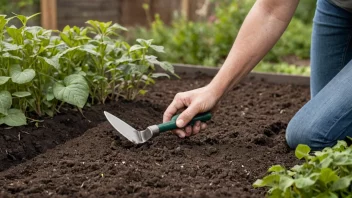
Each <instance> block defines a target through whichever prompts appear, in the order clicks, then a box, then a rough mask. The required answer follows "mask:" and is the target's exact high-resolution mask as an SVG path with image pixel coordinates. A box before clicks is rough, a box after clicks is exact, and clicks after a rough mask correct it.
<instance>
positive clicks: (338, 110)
mask: <svg viewBox="0 0 352 198" xmlns="http://www.w3.org/2000/svg"><path fill="white" fill-rule="evenodd" d="M351 37H352V14H350V13H348V12H347V11H345V10H343V9H341V8H338V7H336V6H334V5H332V4H331V3H329V2H327V0H319V1H318V3H317V11H316V14H315V17H314V25H313V34H312V48H311V60H312V61H311V67H312V71H311V72H312V74H311V94H312V99H311V100H310V101H309V102H308V103H307V104H306V105H304V106H303V108H302V109H301V110H299V111H298V112H297V113H296V115H295V116H294V117H293V118H292V120H291V121H290V123H289V125H288V127H287V129H286V140H287V143H288V145H289V146H290V147H291V148H295V147H296V146H297V145H298V144H307V145H309V146H310V147H312V148H313V149H314V150H319V149H322V148H324V147H327V146H333V145H334V144H336V142H337V140H340V139H344V138H345V137H346V136H352V62H350V61H349V60H351V58H352V44H351ZM347 63H348V64H347Z"/></svg>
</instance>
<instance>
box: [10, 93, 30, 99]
mask: <svg viewBox="0 0 352 198" xmlns="http://www.w3.org/2000/svg"><path fill="white" fill-rule="evenodd" d="M12 95H13V96H15V97H17V98H24V97H27V96H30V95H31V93H30V92H28V91H18V92H15V93H12Z"/></svg>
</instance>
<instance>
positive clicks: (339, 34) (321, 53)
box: [311, 0, 352, 97]
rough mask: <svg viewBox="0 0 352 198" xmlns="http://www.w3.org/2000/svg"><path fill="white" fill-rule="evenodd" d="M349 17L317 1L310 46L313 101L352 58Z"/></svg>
mask: <svg viewBox="0 0 352 198" xmlns="http://www.w3.org/2000/svg"><path fill="white" fill-rule="evenodd" d="M351 20H352V14H351V13H350V12H348V11H346V10H343V9H342V8H339V7H337V6H335V5H333V4H331V3H330V2H329V1H328V0H318V2H317V10H316V12H315V16H314V23H313V33H312V44H311V96H312V97H314V96H315V95H316V94H317V93H318V92H319V91H320V90H321V89H322V88H323V87H324V86H325V85H326V84H327V83H328V82H329V81H330V80H331V79H332V78H333V77H334V76H335V75H336V74H337V73H339V72H340V71H341V70H342V68H343V67H344V66H345V65H346V64H347V63H348V62H349V61H350V60H351V58H352V44H351V39H352V38H351V37H352V32H351V30H352V21H351Z"/></svg>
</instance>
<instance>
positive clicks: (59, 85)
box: [0, 15, 89, 126]
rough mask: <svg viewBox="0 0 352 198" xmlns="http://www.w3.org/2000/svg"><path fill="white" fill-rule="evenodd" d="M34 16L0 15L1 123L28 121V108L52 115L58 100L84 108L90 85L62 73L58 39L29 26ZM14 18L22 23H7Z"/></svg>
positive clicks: (10, 123)
mask: <svg viewBox="0 0 352 198" xmlns="http://www.w3.org/2000/svg"><path fill="white" fill-rule="evenodd" d="M34 16H36V15H32V16H30V17H26V16H23V15H16V16H15V17H12V18H6V16H5V15H1V16H0V24H1V25H0V33H1V36H0V37H1V41H0V42H1V45H0V64H1V73H0V75H1V76H0V79H2V80H1V83H0V88H1V90H2V97H1V101H2V105H1V104H0V106H1V107H0V108H1V109H2V111H1V112H0V114H1V115H0V117H1V119H2V120H3V121H2V122H1V123H5V124H7V125H10V126H18V125H23V124H25V123H26V119H23V118H24V112H26V111H29V112H32V111H34V112H35V113H36V114H37V115H39V116H43V115H44V114H47V115H50V116H52V115H53V114H54V111H57V110H58V109H56V105H57V103H58V101H62V102H67V103H70V104H72V105H76V106H78V107H80V108H82V107H83V106H84V104H85V101H86V100H87V98H88V91H89V89H88V87H87V86H86V81H85V79H84V78H83V77H81V76H77V75H74V76H73V75H71V73H69V74H67V75H60V64H59V61H58V58H57V56H56V55H57V54H58V52H59V50H58V49H57V47H58V45H59V43H58V42H56V41H55V40H52V37H51V34H52V31H51V30H45V29H43V28H41V27H37V26H34V27H27V26H26V25H27V22H28V20H29V19H31V18H33V17H34ZM13 18H17V19H19V20H20V21H21V23H22V27H20V28H16V27H15V26H7V23H8V22H9V21H10V20H12V19H13ZM72 79H74V80H72ZM14 112H15V113H16V115H17V116H18V115H19V114H21V116H18V117H17V118H21V119H15V117H14V116H12V113H14Z"/></svg>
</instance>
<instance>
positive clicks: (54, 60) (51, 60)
mask: <svg viewBox="0 0 352 198" xmlns="http://www.w3.org/2000/svg"><path fill="white" fill-rule="evenodd" d="M38 58H40V59H41V60H43V61H44V62H46V63H47V64H48V65H50V66H53V67H54V68H55V69H57V70H59V69H60V62H59V58H58V57H57V56H53V57H51V58H46V57H41V56H38Z"/></svg>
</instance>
